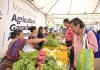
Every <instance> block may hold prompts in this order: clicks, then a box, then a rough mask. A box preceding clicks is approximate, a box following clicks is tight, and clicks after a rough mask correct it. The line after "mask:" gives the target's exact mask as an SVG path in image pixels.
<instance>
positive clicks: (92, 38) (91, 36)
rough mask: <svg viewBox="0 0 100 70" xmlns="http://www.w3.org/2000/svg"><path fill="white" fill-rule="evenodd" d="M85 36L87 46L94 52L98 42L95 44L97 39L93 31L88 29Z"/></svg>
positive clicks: (96, 49)
mask: <svg viewBox="0 0 100 70" xmlns="http://www.w3.org/2000/svg"><path fill="white" fill-rule="evenodd" d="M87 38H88V42H89V48H90V49H92V50H93V51H94V52H97V51H98V44H97V39H96V36H95V34H94V33H93V31H91V30H90V31H89V32H88V33H87Z"/></svg>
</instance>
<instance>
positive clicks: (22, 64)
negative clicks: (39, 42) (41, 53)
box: [13, 50, 38, 70]
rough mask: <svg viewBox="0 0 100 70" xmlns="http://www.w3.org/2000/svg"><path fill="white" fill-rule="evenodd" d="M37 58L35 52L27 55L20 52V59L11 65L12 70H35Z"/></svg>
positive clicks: (36, 52)
mask: <svg viewBox="0 0 100 70" xmlns="http://www.w3.org/2000/svg"><path fill="white" fill-rule="evenodd" d="M37 57H38V51H37V50H35V51H32V52H29V53H23V52H20V59H19V60H18V61H17V62H15V63H14V64H13V70H37V69H36V67H35V65H36V59H37Z"/></svg>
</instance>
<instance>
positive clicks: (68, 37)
mask: <svg viewBox="0 0 100 70" xmlns="http://www.w3.org/2000/svg"><path fill="white" fill-rule="evenodd" d="M73 36H74V32H73V31H72V29H71V27H68V28H67V30H66V34H65V39H66V41H72V39H73Z"/></svg>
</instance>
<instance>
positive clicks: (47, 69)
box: [41, 54, 67, 70]
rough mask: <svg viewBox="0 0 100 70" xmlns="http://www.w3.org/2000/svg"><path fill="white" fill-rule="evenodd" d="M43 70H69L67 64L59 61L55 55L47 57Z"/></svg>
mask: <svg viewBox="0 0 100 70" xmlns="http://www.w3.org/2000/svg"><path fill="white" fill-rule="evenodd" d="M41 70H67V68H66V64H64V63H63V62H60V61H57V60H56V58H55V56H54V55H53V54H51V55H48V56H46V58H45V61H44V63H43V64H42V66H41Z"/></svg>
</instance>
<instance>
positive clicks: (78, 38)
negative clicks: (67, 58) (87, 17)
mask: <svg viewBox="0 0 100 70" xmlns="http://www.w3.org/2000/svg"><path fill="white" fill-rule="evenodd" d="M71 27H72V30H73V32H74V33H75V35H74V40H73V46H74V54H75V57H74V64H75V66H76V59H77V55H78V52H79V50H81V49H82V37H83V34H84V29H85V24H84V23H83V21H82V20H80V19H79V18H74V19H72V20H71ZM87 39H88V43H89V48H90V49H93V51H94V52H97V51H98V44H97V39H96V37H95V34H94V33H93V31H91V30H90V31H89V32H88V33H87Z"/></svg>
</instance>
